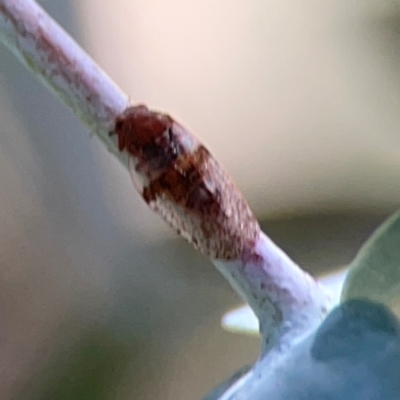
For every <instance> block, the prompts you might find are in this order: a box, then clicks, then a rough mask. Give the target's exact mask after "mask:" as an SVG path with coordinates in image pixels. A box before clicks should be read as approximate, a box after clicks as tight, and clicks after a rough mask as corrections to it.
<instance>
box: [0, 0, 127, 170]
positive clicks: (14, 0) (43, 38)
mask: <svg viewBox="0 0 400 400" xmlns="http://www.w3.org/2000/svg"><path fill="white" fill-rule="evenodd" d="M0 40H1V41H2V42H3V43H4V44H5V45H6V46H7V47H8V48H9V49H10V50H11V51H12V52H13V53H14V55H15V56H16V57H17V58H18V59H19V60H20V61H22V63H23V64H24V65H25V66H26V67H28V69H30V70H31V71H32V72H33V73H34V74H35V75H36V76H37V77H38V78H39V79H40V80H41V81H42V82H43V83H44V84H45V85H46V86H47V87H49V88H50V89H51V90H52V91H53V92H54V93H55V94H56V96H57V97H59V98H60V99H61V100H62V101H63V102H64V103H66V104H67V105H68V106H69V107H70V108H72V111H73V112H74V113H75V114H76V115H77V116H78V117H79V118H80V119H81V120H82V121H83V122H85V124H86V125H87V126H88V127H89V129H90V130H91V131H92V132H94V133H95V134H96V135H97V136H99V138H100V139H101V140H102V141H103V142H104V143H105V144H106V146H107V147H108V149H109V150H110V151H111V152H112V153H114V154H115V155H116V156H117V157H118V158H120V159H121V161H122V162H123V163H124V164H125V165H126V163H127V158H126V156H125V155H124V154H121V153H120V152H119V151H118V148H117V146H116V141H115V140H114V139H113V138H110V137H109V135H108V133H109V132H110V130H111V129H112V128H113V126H114V121H115V118H116V117H117V116H118V115H119V114H121V113H122V112H123V111H124V110H125V108H126V107H127V105H128V97H127V95H126V94H125V93H124V92H123V91H122V90H121V89H120V88H119V87H118V86H117V85H116V84H115V83H114V82H113V81H112V80H111V79H110V78H109V76H108V75H107V74H106V73H105V72H104V71H103V70H102V69H101V68H100V67H99V66H98V65H97V64H96V63H95V62H94V61H93V60H92V59H91V58H90V57H89V56H88V55H87V54H86V53H85V52H84V51H83V50H82V49H81V48H80V47H79V46H78V45H77V43H76V42H75V41H74V40H73V39H72V38H71V37H70V36H69V35H68V34H67V33H66V32H65V31H64V29H63V28H61V27H60V25H58V24H57V23H56V22H55V21H54V20H53V19H52V18H51V17H50V16H49V15H48V14H47V13H46V12H45V11H44V10H43V9H42V8H41V7H40V6H39V5H38V4H37V3H36V2H35V1H32V0H0Z"/></svg>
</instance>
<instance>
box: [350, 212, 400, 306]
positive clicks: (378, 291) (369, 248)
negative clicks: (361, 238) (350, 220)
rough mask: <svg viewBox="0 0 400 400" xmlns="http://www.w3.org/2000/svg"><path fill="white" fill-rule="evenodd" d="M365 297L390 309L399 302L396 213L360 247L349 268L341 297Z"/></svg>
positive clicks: (398, 225) (399, 218) (398, 219)
mask: <svg viewBox="0 0 400 400" xmlns="http://www.w3.org/2000/svg"><path fill="white" fill-rule="evenodd" d="M354 298H367V299H370V300H374V301H378V302H381V303H384V304H386V305H387V306H388V307H391V308H392V309H396V307H398V306H399V305H400V212H398V213H396V214H395V215H393V216H392V217H391V218H389V219H388V220H387V221H386V222H385V223H384V224H383V225H382V226H381V227H380V228H379V229H378V230H377V231H376V232H375V234H374V235H372V237H371V238H370V239H369V240H368V241H367V242H366V243H365V245H364V246H363V247H362V248H361V250H360V252H359V254H358V255H357V257H356V258H355V260H354V261H353V262H352V263H351V265H350V267H349V274H348V277H347V279H346V281H345V284H344V288H343V292H342V300H344V301H345V300H348V299H354Z"/></svg>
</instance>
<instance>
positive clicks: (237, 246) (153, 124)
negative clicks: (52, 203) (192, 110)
mask: <svg viewBox="0 0 400 400" xmlns="http://www.w3.org/2000/svg"><path fill="white" fill-rule="evenodd" d="M111 134H116V135H117V136H118V146H119V150H120V151H126V152H127V153H128V154H129V170H130V174H131V177H132V181H133V183H134V185H135V187H136V188H137V190H138V191H139V193H140V194H141V196H142V197H143V199H144V200H145V202H146V203H147V204H149V206H150V207H151V208H152V209H153V210H154V211H156V212H157V213H158V214H160V215H161V216H162V217H163V218H164V220H165V221H166V222H167V223H168V224H169V225H170V226H171V227H172V228H174V229H175V231H176V232H177V233H178V234H180V235H182V236H183V237H185V238H186V239H188V240H189V241H190V242H191V243H192V244H193V245H194V246H195V247H196V248H197V249H199V250H200V251H202V252H203V253H205V254H206V255H207V256H209V257H211V258H213V259H225V260H230V259H236V258H238V257H239V256H240V255H241V253H242V251H243V249H244V248H245V247H246V246H247V247H248V246H249V245H251V244H252V243H254V241H255V240H256V238H257V237H258V235H259V225H258V223H257V221H256V219H255V217H254V215H253V213H252V212H251V210H250V208H249V206H248V205H247V202H246V201H245V199H244V198H243V196H242V194H241V193H240V192H239V191H238V189H237V188H236V187H235V185H234V183H233V182H232V180H231V178H230V177H229V176H228V174H227V173H226V172H225V171H224V170H223V169H222V167H221V166H220V165H219V163H218V162H217V161H216V160H215V159H214V158H213V157H212V155H211V154H210V152H209V151H208V150H207V149H206V148H205V147H204V146H203V145H202V144H201V143H200V142H199V141H198V139H197V138H196V137H195V136H194V135H192V134H191V133H189V132H188V131H187V130H186V129H185V128H183V127H182V125H180V124H179V123H177V122H176V121H174V120H173V119H172V118H171V117H170V116H169V115H166V114H163V113H160V112H156V111H151V110H149V109H148V108H147V107H146V106H145V105H138V106H132V107H129V108H127V109H126V111H125V112H124V113H123V114H122V115H120V116H119V117H118V118H117V119H116V121H115V129H114V131H113V132H111Z"/></svg>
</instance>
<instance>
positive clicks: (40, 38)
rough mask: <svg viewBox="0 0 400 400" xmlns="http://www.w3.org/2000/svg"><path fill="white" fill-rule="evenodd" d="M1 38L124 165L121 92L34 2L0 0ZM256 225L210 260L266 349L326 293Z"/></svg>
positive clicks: (286, 340)
mask: <svg viewBox="0 0 400 400" xmlns="http://www.w3.org/2000/svg"><path fill="white" fill-rule="evenodd" d="M0 39H1V40H2V41H3V42H4V43H5V44H6V45H7V47H8V48H9V49H10V50H11V51H12V52H13V53H14V54H15V55H16V56H17V57H18V59H19V60H21V61H22V62H23V63H24V64H25V65H26V66H27V67H28V68H29V69H30V70H31V71H32V72H33V73H34V74H35V75H36V76H38V77H39V78H40V79H41V80H42V81H43V82H44V83H45V84H46V86H48V87H50V88H51V89H52V91H53V92H54V93H55V94H56V95H57V96H58V97H59V98H60V99H61V100H62V101H63V102H64V103H66V104H67V105H68V106H69V107H70V108H71V109H72V111H73V112H74V113H75V114H76V115H77V116H78V117H79V118H80V119H81V120H82V121H83V122H84V123H85V124H86V125H87V126H88V127H89V129H90V130H91V131H92V132H94V133H95V134H96V135H98V136H99V138H100V139H101V140H102V141H103V142H104V143H105V145H106V146H107V147H108V149H109V150H110V151H111V152H112V153H113V154H114V155H116V156H117V157H118V158H119V159H120V160H121V161H122V162H123V164H124V165H125V166H128V162H127V160H128V153H127V152H126V151H119V149H118V145H117V135H114V136H112V137H110V136H109V133H110V132H111V131H114V129H115V121H116V120H117V118H119V117H120V116H121V115H122V114H123V112H124V111H125V110H126V109H127V107H128V103H129V101H128V97H127V95H126V94H125V93H123V92H122V91H121V90H120V89H119V88H118V87H117V86H116V85H115V84H114V82H113V81H112V80H111V79H110V78H109V77H108V76H107V75H106V74H105V73H104V72H103V71H102V70H101V68H99V67H98V66H97V65H96V63H95V62H94V61H93V60H92V59H91V58H90V57H89V56H88V55H87V54H86V53H85V52H84V51H83V50H82V49H81V48H80V47H79V46H78V45H77V44H76V43H75V42H74V41H73V40H72V39H71V37H70V36H69V35H68V34H67V33H66V32H65V31H64V30H63V29H62V28H61V27H60V26H59V25H58V24H57V23H56V22H55V21H53V20H52V18H51V17H50V16H48V15H47V14H46V13H45V11H44V10H43V9H42V8H41V7H40V6H39V5H38V4H37V3H35V2H34V1H32V0H0ZM128 134H129V132H128ZM218 168H219V167H218ZM228 206H229V204H228ZM227 215H228V214H227ZM203 222H209V221H203ZM233 223H235V224H237V228H238V229H237V230H236V232H237V231H240V229H241V227H243V221H233ZM255 229H256V230H258V234H257V235H256V240H254V241H253V242H252V243H251V244H248V245H247V247H245V248H244V249H243V251H242V252H241V253H240V255H239V257H238V258H237V259H235V260H230V261H227V260H213V262H214V264H215V265H216V266H217V268H218V269H219V270H220V271H221V272H222V274H223V275H224V276H225V277H226V278H227V279H228V280H229V282H230V283H231V284H232V286H233V287H234V288H235V289H236V290H237V291H238V292H239V293H240V294H241V295H242V296H243V297H244V299H245V300H246V301H247V302H248V303H249V304H250V306H251V307H252V308H253V310H254V311H255V313H256V315H257V316H258V318H259V320H260V329H261V333H262V335H263V348H264V350H267V349H270V348H271V347H275V348H287V347H290V345H291V344H292V343H293V342H294V341H295V340H297V339H298V338H299V337H301V336H302V335H304V334H306V333H307V332H309V330H310V329H313V328H314V327H315V326H316V325H317V324H318V323H319V322H320V321H321V320H322V319H323V317H324V316H325V315H326V313H327V311H328V309H329V308H330V305H329V301H330V300H329V297H328V296H327V295H326V293H325V291H324V290H323V289H322V288H321V287H320V286H319V285H318V283H317V282H316V281H315V280H314V279H313V278H311V277H310V276H309V275H308V274H306V273H305V272H304V271H302V270H301V269H300V268H299V267H297V265H295V264H294V263H293V262H292V261H291V260H290V259H289V257H287V256H286V254H284V253H283V252H282V251H281V250H280V249H279V248H278V247H277V246H276V245H275V244H274V243H273V242H272V241H271V240H270V239H269V238H268V237H267V236H265V235H264V234H263V233H262V232H260V231H259V228H258V225H257V226H256V227H255Z"/></svg>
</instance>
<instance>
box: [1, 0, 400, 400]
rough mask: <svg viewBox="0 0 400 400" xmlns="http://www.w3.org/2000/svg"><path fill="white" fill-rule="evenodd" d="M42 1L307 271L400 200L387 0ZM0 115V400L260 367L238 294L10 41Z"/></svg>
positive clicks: (162, 389) (114, 394) (394, 30)
mask: <svg viewBox="0 0 400 400" xmlns="http://www.w3.org/2000/svg"><path fill="white" fill-rule="evenodd" d="M41 4H42V5H43V7H44V8H45V9H46V10H47V11H48V12H49V13H50V14H51V15H52V16H53V17H54V18H55V19H56V20H57V21H59V23H60V24H61V25H63V26H64V27H65V29H66V30H67V31H68V32H70V33H71V35H72V36H73V37H74V38H75V39H76V40H77V41H78V42H79V43H80V44H81V45H82V46H83V47H84V48H85V49H86V50H87V51H88V52H89V53H90V54H91V55H92V56H93V58H94V59H95V60H96V61H97V62H98V63H99V64H100V65H101V66H102V67H103V68H104V69H105V70H106V71H107V72H108V73H109V74H110V76H111V77H112V78H113V79H115V80H116V82H117V83H118V84H119V85H120V86H121V87H122V88H123V89H124V90H125V91H126V92H128V93H129V94H130V95H131V98H132V100H133V101H135V102H145V103H147V104H148V105H149V106H151V107H153V108H156V109H160V110H165V111H167V112H169V113H171V114H172V115H173V116H175V117H176V119H178V120H179V121H181V122H182V123H183V124H184V125H186V126H187V127H189V128H190V129H191V130H192V131H193V132H195V133H196V134H197V135H198V136H199V137H200V138H201V139H202V140H203V141H204V142H205V143H206V145H207V146H208V148H209V149H211V150H212V152H213V153H214V155H215V156H216V157H217V158H218V159H219V160H220V161H221V162H222V163H223V165H224V166H225V167H226V169H227V170H228V171H229V172H230V173H231V175H232V176H233V177H234V179H235V181H236V182H237V184H238V186H239V187H240V188H241V189H242V190H243V192H244V194H245V196H246V198H248V200H249V202H250V204H251V206H252V207H253V209H254V210H255V212H256V214H257V216H258V218H259V219H260V221H261V222H262V225H263V228H264V229H265V231H266V232H267V233H268V234H269V235H270V236H271V238H272V239H273V240H275V241H276V242H277V243H278V244H279V245H280V246H281V247H282V248H283V249H284V250H285V251H287V252H288V253H289V255H290V256H291V257H293V258H294V259H295V260H296V261H297V262H299V263H300V265H302V266H303V267H304V268H306V269H308V270H309V271H311V272H312V273H313V274H320V273H323V272H327V271H330V270H333V269H335V268H337V267H339V266H342V265H345V264H346V263H348V262H349V261H350V260H351V259H352V258H353V257H354V255H355V253H356V251H357V249H358V248H359V246H360V245H361V243H362V242H363V241H364V240H365V239H366V238H367V237H368V236H369V234H370V233H371V232H372V230H373V229H374V228H375V227H376V226H377V225H378V224H379V223H380V221H382V219H383V218H384V217H385V216H386V215H388V214H389V213H390V212H392V211H393V210H395V209H396V208H397V207H398V206H399V204H400V185H399V175H400V157H399V156H400V136H399V131H400V113H399V112H398V110H399V108H400V75H399V61H400V5H399V3H398V2H396V1H381V2H377V1H364V2H358V1H355V0H335V1H325V2H320V1H313V0H306V1H302V2H297V1H295V0H288V1H281V0H279V1H278V0H268V1H265V0H251V1H247V2H244V1H239V0H229V1H228V0H202V1H199V0H189V1H188V0H169V1H165V0H135V1H133V0H114V1H103V2H99V1H98V0H79V1H78V0H75V1H73V0H48V1H42V2H41ZM0 118H1V124H0V131H1V134H0V188H1V189H0V204H1V207H0V321H1V322H0V376H1V378H0V398H1V399H33V400H47V399H48V400H50V399H61V400H63V399H65V400H66V399H78V400H80V399H85V400H91V399H100V400H106V399H118V400H125V399H138V400H143V399H164V400H172V399H198V398H200V397H201V396H202V395H205V394H206V393H207V392H208V391H209V390H210V389H211V388H212V387H213V386H215V385H217V384H218V383H219V382H221V381H222V380H224V379H225V378H227V377H228V376H229V375H230V374H232V373H233V372H235V371H236V370H237V369H238V368H240V367H241V366H243V365H245V364H249V363H251V362H253V361H254V360H255V359H256V357H257V354H258V341H257V339H254V338H247V337H242V336H239V335H233V334H229V333H226V332H224V331H223V330H222V329H221V328H220V318H221V315H222V314H223V313H224V312H226V311H227V310H228V309H230V308H232V307H235V306H237V305H238V304H239V303H240V299H239V298H238V296H237V295H236V294H235V293H234V292H233V291H232V290H231V288H230V287H229V285H228V284H227V283H226V282H225V281H224V280H223V279H222V277H220V276H219V274H218V273H217V272H216V271H215V270H214V268H213V266H212V265H211V263H210V262H209V261H208V260H207V259H205V258H204V257H202V256H201V255H199V254H197V253H196V252H195V251H194V250H193V249H192V248H191V247H190V246H189V245H187V244H186V243H185V242H184V241H183V240H181V239H179V238H177V237H176V236H174V235H173V234H172V233H171V232H170V231H169V230H168V228H167V227H165V226H164V224H163V222H162V221H160V220H159V218H158V217H157V216H156V215H154V214H152V213H151V212H150V211H149V210H148V209H147V207H146V206H145V205H144V204H143V202H142V201H141V199H140V198H139V196H138V195H137V194H136V193H135V191H134V188H133V186H132V184H131V181H130V178H129V174H128V173H127V171H126V170H124V169H123V167H122V166H121V165H120V164H119V163H118V161H117V160H115V159H114V158H113V157H112V156H111V155H110V154H108V153H107V151H106V150H105V149H104V147H103V146H102V144H101V143H99V141H98V140H97V139H96V138H90V137H89V132H88V131H87V130H86V129H85V128H84V127H82V126H81V124H80V123H79V121H77V120H76V119H75V117H74V116H73V115H72V113H71V112H70V111H69V110H68V109H66V108H65V107H64V106H63V105H62V104H60V103H59V102H58V101H55V99H54V98H53V97H52V95H51V94H50V93H49V92H48V91H47V90H46V89H45V88H44V87H42V86H41V85H40V84H39V83H38V82H37V81H36V80H35V79H34V78H33V76H31V74H30V73H28V72H27V71H26V70H25V69H24V68H23V67H22V66H21V65H20V64H19V63H18V62H17V60H16V59H15V58H14V57H13V56H12V55H11V54H10V53H9V52H8V51H7V50H6V49H5V48H4V47H0Z"/></svg>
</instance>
